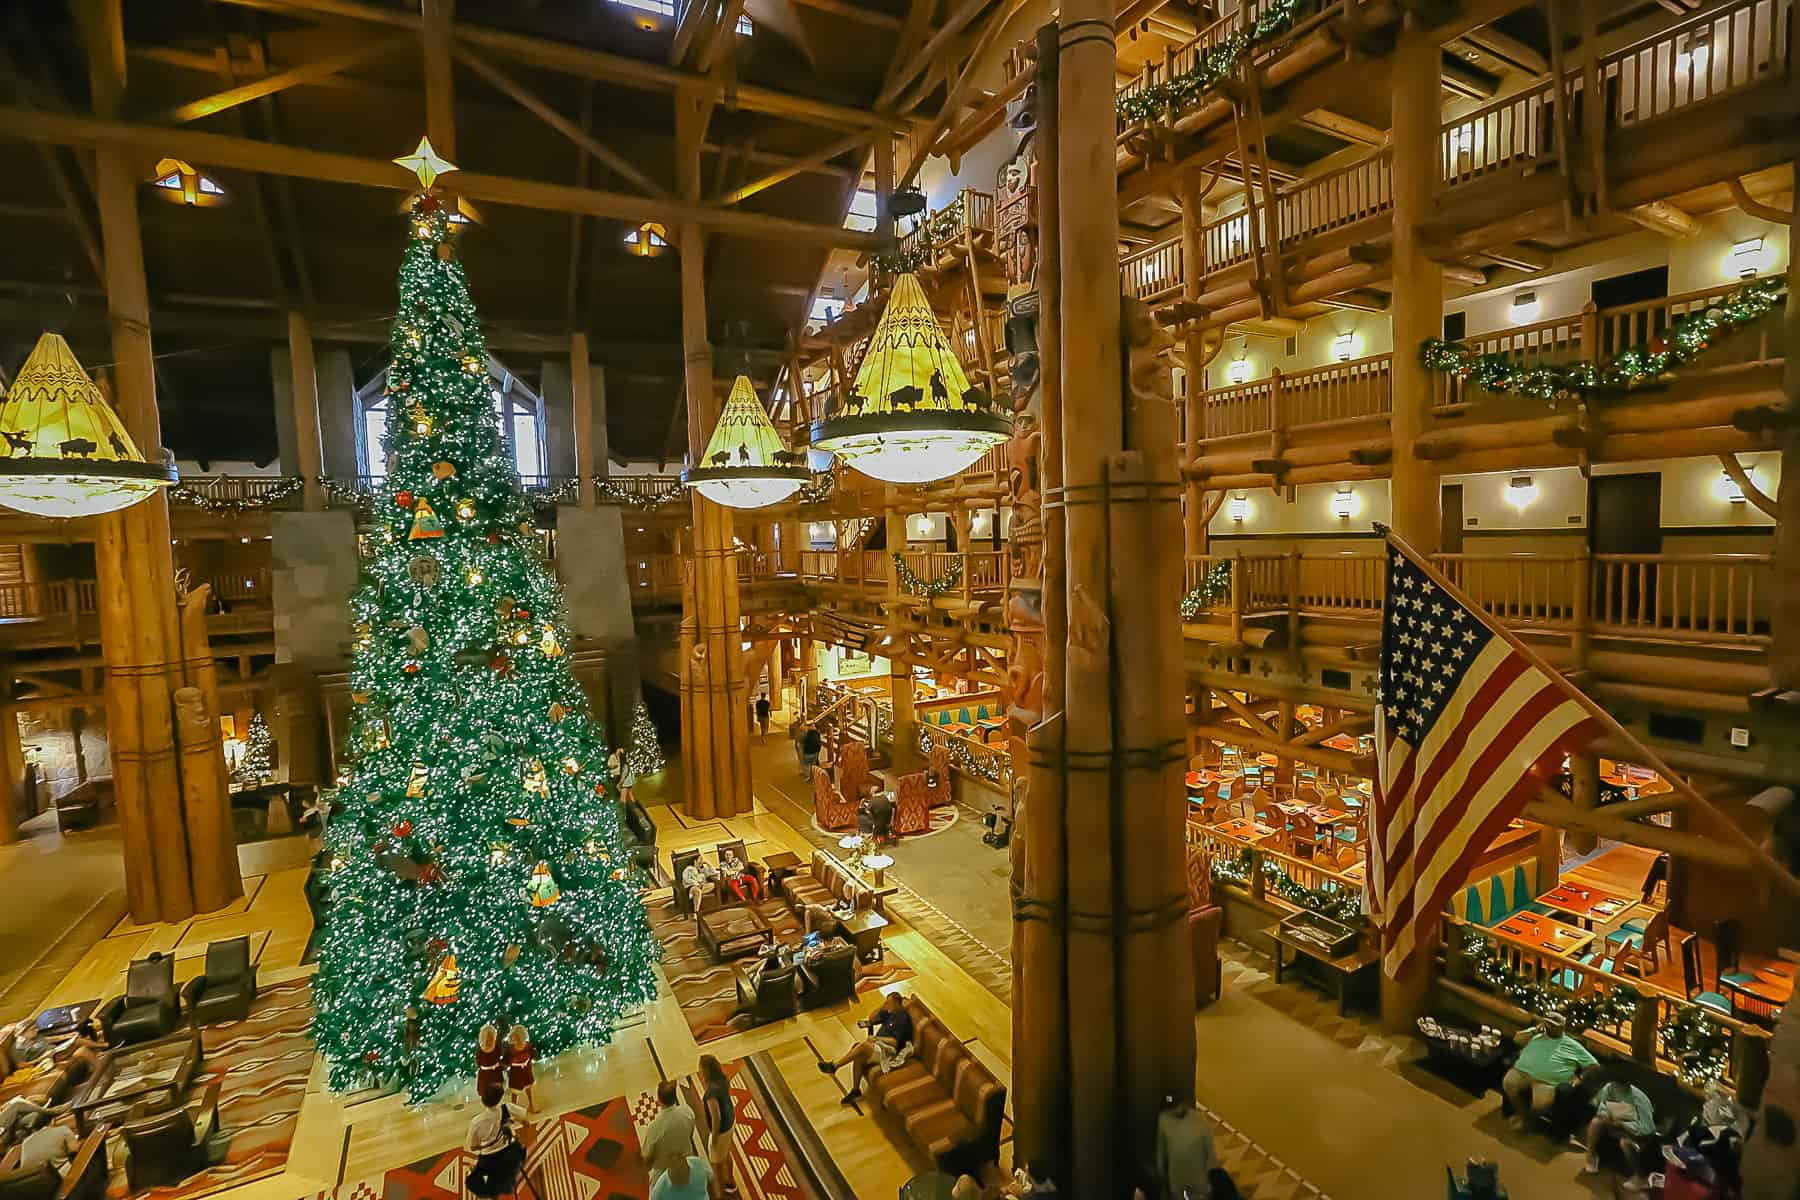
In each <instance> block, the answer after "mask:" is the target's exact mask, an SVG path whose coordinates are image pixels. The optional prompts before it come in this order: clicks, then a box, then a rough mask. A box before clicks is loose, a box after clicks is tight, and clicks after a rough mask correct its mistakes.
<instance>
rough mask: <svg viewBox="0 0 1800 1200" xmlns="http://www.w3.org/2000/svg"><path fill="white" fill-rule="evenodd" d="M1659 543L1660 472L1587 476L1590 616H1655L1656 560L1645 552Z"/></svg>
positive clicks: (1616, 619) (1605, 619) (1625, 620)
mask: <svg viewBox="0 0 1800 1200" xmlns="http://www.w3.org/2000/svg"><path fill="white" fill-rule="evenodd" d="M1662 548H1663V531H1662V476H1661V475H1659V474H1656V473H1655V472H1650V473H1646V474H1642V475H1596V476H1594V477H1593V478H1592V479H1590V480H1588V550H1589V552H1590V553H1591V554H1593V555H1594V563H1593V575H1592V584H1591V591H1590V593H1589V596H1590V600H1589V609H1590V619H1591V620H1593V621H1594V622H1595V623H1597V624H1604V625H1632V624H1642V623H1644V622H1646V621H1650V622H1654V619H1655V608H1656V595H1657V593H1656V563H1655V562H1653V561H1648V560H1647V556H1653V555H1659V554H1661V553H1662Z"/></svg>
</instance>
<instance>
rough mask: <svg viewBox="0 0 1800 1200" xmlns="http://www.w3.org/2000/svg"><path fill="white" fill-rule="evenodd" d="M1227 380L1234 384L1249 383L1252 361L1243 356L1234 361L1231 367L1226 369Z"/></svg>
mask: <svg viewBox="0 0 1800 1200" xmlns="http://www.w3.org/2000/svg"><path fill="white" fill-rule="evenodd" d="M1225 378H1227V379H1229V380H1231V382H1233V383H1249V382H1250V360H1249V359H1247V358H1244V357H1242V356H1240V357H1238V358H1234V359H1232V360H1231V365H1230V366H1228V367H1226V368H1225Z"/></svg>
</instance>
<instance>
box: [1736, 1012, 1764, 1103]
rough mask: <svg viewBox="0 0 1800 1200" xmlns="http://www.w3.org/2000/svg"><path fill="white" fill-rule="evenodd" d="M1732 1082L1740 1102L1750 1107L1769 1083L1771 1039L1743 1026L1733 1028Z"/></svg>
mask: <svg viewBox="0 0 1800 1200" xmlns="http://www.w3.org/2000/svg"><path fill="white" fill-rule="evenodd" d="M1731 1082H1732V1084H1733V1085H1734V1089H1735V1090H1736V1092H1737V1098H1738V1103H1740V1104H1742V1105H1744V1106H1746V1107H1751V1106H1754V1105H1755V1104H1756V1103H1757V1102H1758V1100H1759V1099H1760V1098H1761V1096H1762V1090H1763V1085H1765V1084H1766V1083H1768V1082H1769V1039H1768V1038H1766V1037H1764V1036H1762V1035H1761V1034H1756V1033H1751V1032H1750V1031H1749V1030H1747V1029H1744V1028H1742V1027H1737V1028H1734V1029H1732V1031H1731Z"/></svg>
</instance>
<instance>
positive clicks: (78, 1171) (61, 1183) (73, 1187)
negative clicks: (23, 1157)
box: [0, 1128, 107, 1200]
mask: <svg viewBox="0 0 1800 1200" xmlns="http://www.w3.org/2000/svg"><path fill="white" fill-rule="evenodd" d="M106 1181H107V1172H106V1130H105V1128H100V1129H96V1130H94V1132H92V1133H90V1134H88V1135H87V1136H86V1137H85V1138H83V1139H81V1145H80V1146H79V1147H77V1149H76V1151H75V1157H74V1158H72V1159H70V1160H69V1173H68V1174H67V1175H58V1174H57V1173H56V1168H55V1167H52V1166H49V1165H48V1164H45V1165H44V1166H38V1167H31V1168H29V1169H23V1168H21V1167H20V1166H19V1149H18V1147H16V1146H15V1147H13V1149H12V1150H11V1151H9V1152H8V1153H7V1155H6V1158H5V1160H4V1161H0V1200H106Z"/></svg>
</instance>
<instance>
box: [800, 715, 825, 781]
mask: <svg viewBox="0 0 1800 1200" xmlns="http://www.w3.org/2000/svg"><path fill="white" fill-rule="evenodd" d="M822 744H823V739H822V738H820V737H819V728H818V726H816V725H808V726H806V727H805V728H804V729H802V730H801V731H800V771H801V773H802V774H803V775H811V774H812V771H813V768H814V767H816V766H818V765H819V748H820V746H821V745H822Z"/></svg>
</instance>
